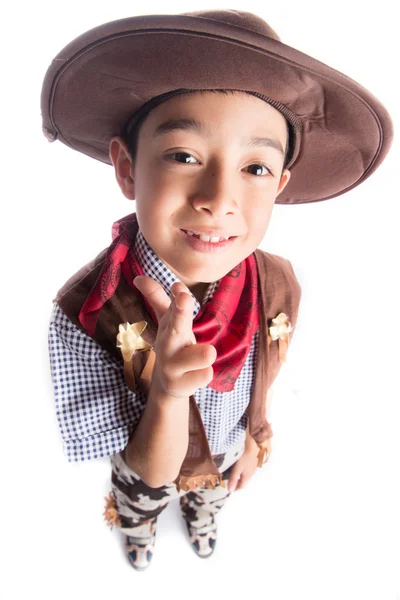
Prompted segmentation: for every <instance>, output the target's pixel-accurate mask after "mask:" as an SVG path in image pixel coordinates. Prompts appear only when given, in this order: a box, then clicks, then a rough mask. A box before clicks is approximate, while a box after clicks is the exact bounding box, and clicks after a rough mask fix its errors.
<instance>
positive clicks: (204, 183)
mask: <svg viewBox="0 0 400 600" xmlns="http://www.w3.org/2000/svg"><path fill="white" fill-rule="evenodd" d="M236 193H237V192H236ZM191 200H192V206H193V208H194V209H195V210H196V211H198V212H204V211H205V212H207V213H209V214H211V215H212V216H214V217H223V216H225V215H229V214H232V215H233V214H235V213H236V212H237V211H238V204H237V201H236V194H235V190H234V177H232V173H230V172H228V169H226V168H223V167H222V166H215V165H214V166H213V167H212V168H209V169H208V170H207V171H206V172H205V173H203V176H202V178H201V180H200V181H198V182H197V186H196V191H195V193H194V194H193V196H192V198H191Z"/></svg>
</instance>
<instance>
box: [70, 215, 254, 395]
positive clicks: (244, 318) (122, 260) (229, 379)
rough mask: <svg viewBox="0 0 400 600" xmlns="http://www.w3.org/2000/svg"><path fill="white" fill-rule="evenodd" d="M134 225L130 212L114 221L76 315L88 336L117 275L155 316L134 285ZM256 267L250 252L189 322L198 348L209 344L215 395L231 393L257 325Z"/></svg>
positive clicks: (137, 270) (138, 272)
mask: <svg viewBox="0 0 400 600" xmlns="http://www.w3.org/2000/svg"><path fill="white" fill-rule="evenodd" d="M137 231H138V223H137V219H136V215H135V213H133V214H131V215H128V216H126V217H124V218H123V219H120V220H119V221H116V222H115V223H114V225H113V228H112V237H113V242H112V244H111V245H110V247H109V248H108V251H107V254H106V259H105V261H104V264H103V268H102V269H101V271H100V273H99V276H98V278H97V280H96V283H95V284H94V286H93V288H92V290H91V291H90V294H89V296H88V297H87V298H86V301H85V303H84V304H83V306H82V308H81V311H80V313H79V321H80V323H81V324H82V327H83V328H84V329H85V331H87V333H88V334H89V335H90V336H93V335H94V332H95V330H96V323H97V319H98V316H99V313H100V309H101V307H102V306H103V304H105V303H106V302H107V300H109V298H111V296H113V295H114V293H115V291H116V289H117V287H118V284H119V280H120V277H121V272H122V275H123V276H124V278H125V280H126V281H127V282H128V284H129V285H130V286H131V288H132V289H133V290H134V292H135V293H136V294H137V295H140V297H141V298H142V299H143V301H144V303H145V305H146V308H147V310H148V311H149V313H150V315H151V317H152V319H153V321H154V323H155V324H157V318H156V315H155V313H154V310H153V308H152V307H151V305H150V304H149V303H148V302H147V300H146V298H144V297H143V296H142V294H140V292H139V290H138V289H137V288H136V287H135V286H134V285H133V280H134V278H135V277H136V276H137V275H144V272H143V269H142V267H141V266H140V264H139V262H138V260H137V258H136V256H135V253H134V246H135V239H136V234H137ZM258 303H259V294H258V276H257V264H256V260H255V258H254V255H253V254H251V255H250V256H249V257H248V258H246V259H245V260H243V261H242V262H241V263H240V264H239V265H237V266H236V267H235V268H234V269H232V271H230V272H229V273H228V274H227V275H225V276H224V277H223V278H222V279H221V281H220V283H219V285H218V288H217V290H216V291H215V293H214V296H213V297H212V299H211V300H210V301H208V302H206V303H205V304H204V305H203V306H202V307H201V309H200V310H199V312H198V314H197V315H196V317H195V319H194V321H193V333H194V335H195V337H196V341H197V343H199V344H212V345H213V346H215V349H216V351H217V359H216V361H215V362H214V364H213V370H214V377H213V380H212V381H211V383H210V384H209V386H210V387H211V388H212V389H213V390H216V391H217V392H230V391H232V390H233V388H234V386H235V382H236V380H237V378H238V377H239V374H240V371H241V370H242V367H243V365H244V363H245V361H246V358H247V355H248V353H249V351H250V346H251V340H252V337H253V335H254V334H255V332H256V331H257V329H258V324H259V313H258V310H259V306H258Z"/></svg>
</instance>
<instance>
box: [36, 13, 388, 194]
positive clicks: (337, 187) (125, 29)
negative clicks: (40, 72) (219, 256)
mask: <svg viewBox="0 0 400 600" xmlns="http://www.w3.org/2000/svg"><path fill="white" fill-rule="evenodd" d="M180 89H182V90H204V89H238V90H243V91H248V92H252V93H253V94H256V95H257V94H259V95H260V97H262V98H264V99H265V98H266V99H267V101H269V102H270V103H271V104H272V105H273V106H276V107H277V108H278V110H281V112H284V109H286V110H287V115H286V116H288V115H289V119H288V120H289V121H290V117H291V120H292V126H294V127H295V129H296V135H295V148H294V151H293V155H292V158H291V161H290V170H291V172H292V177H291V179H290V181H289V183H288V185H287V186H286V188H285V189H284V190H283V192H282V193H281V194H280V195H279V196H278V198H277V199H276V203H277V204H294V203H305V202H317V201H321V200H327V199H329V198H334V197H335V196H339V195H340V194H343V193H344V192H346V191H348V190H350V189H352V188H354V187H355V186H357V185H359V184H360V183H362V182H363V181H364V180H365V179H366V178H367V177H369V176H370V175H371V174H372V173H373V172H374V171H375V169H376V168H377V167H378V166H379V165H380V163H381V162H382V161H383V159H384V158H385V156H386V154H387V152H388V150H389V148H390V144H391V140H392V136H393V132H392V123H391V119H390V116H389V114H388V112H387V111H386V109H385V108H384V107H383V106H382V104H381V103H380V102H379V100H377V99H376V98H375V97H374V96H373V95H372V94H371V93H370V92H369V91H368V90H366V89H365V88H364V87H362V86H361V85H360V84H358V83H357V82H355V81H354V80H352V79H350V78H349V77H347V76H346V75H343V74H342V73H340V72H339V71H336V70H335V69H332V68H330V67H328V66H327V65H325V64H323V63H321V62H319V61H317V60H315V59H314V58H311V57H310V56H308V55H306V54H304V53H302V52H299V51H298V50H296V49H294V48H291V47H290V46H287V45H285V44H283V43H282V42H281V41H280V39H279V37H278V35H277V34H276V33H275V32H274V31H273V30H272V29H271V27H270V26H269V25H268V24H267V23H266V22H265V21H264V20H263V19H261V18H259V17H257V16H255V15H253V14H251V13H248V12H241V11H235V10H216V11H199V12H191V13H183V14H179V15H149V16H138V17H132V18H127V19H120V20H118V21H112V22H109V23H105V24H104V25H100V26H99V27H95V28H94V29H91V30H90V31H87V32H86V33H84V34H83V35H81V36H79V37H78V38H76V39H75V40H73V41H72V42H71V43H70V44H68V45H67V46H66V47H65V48H64V49H63V50H62V51H61V52H60V53H59V54H58V55H57V56H56V57H55V59H54V60H53V61H52V63H51V65H50V67H49V68H48V70H47V73H46V75H45V78H44V82H43V88H42V97H41V108H42V119H43V132H44V134H45V135H46V137H47V139H48V140H49V141H54V140H56V139H59V140H60V141H61V142H63V143H64V144H66V145H67V146H69V147H71V148H73V149H75V150H78V151H79V152H82V153H84V154H87V155H88V156H91V157H93V158H96V159H97V160H100V161H103V162H105V163H108V164H111V161H110V157H109V143H110V140H111V138H112V137H113V136H115V135H121V133H122V132H123V130H124V127H125V126H126V124H127V123H128V122H129V120H130V119H131V117H132V115H134V114H135V113H136V112H137V111H138V110H139V109H141V108H142V107H143V106H144V105H145V104H146V103H147V102H149V101H150V100H151V99H154V98H155V97H158V96H160V95H162V94H166V93H167V92H173V91H174V90H180ZM268 99H269V100H268Z"/></svg>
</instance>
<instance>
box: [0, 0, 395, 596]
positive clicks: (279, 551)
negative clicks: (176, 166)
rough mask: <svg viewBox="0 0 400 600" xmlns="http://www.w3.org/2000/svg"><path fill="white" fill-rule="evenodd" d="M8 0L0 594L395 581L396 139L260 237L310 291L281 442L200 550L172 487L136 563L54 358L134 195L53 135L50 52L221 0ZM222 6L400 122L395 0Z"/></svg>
mask: <svg viewBox="0 0 400 600" xmlns="http://www.w3.org/2000/svg"><path fill="white" fill-rule="evenodd" d="M13 6H14V8H7V12H4V10H5V9H4V8H3V9H2V12H1V14H0V17H1V20H2V39H1V44H2V51H1V61H2V64H1V82H2V83H1V87H2V93H1V102H2V111H1V114H2V120H1V131H2V148H1V151H2V161H1V165H2V169H1V187H2V189H1V210H2V219H1V226H2V235H1V242H2V251H1V256H2V273H3V276H2V290H1V302H2V314H3V320H2V321H3V322H2V353H3V357H2V361H1V364H2V367H3V369H2V393H1V404H2V418H1V436H0V442H1V459H2V493H1V503H2V506H1V514H2V526H1V529H0V539H1V544H2V551H3V558H2V560H1V564H2V572H3V575H2V578H1V580H0V591H1V595H2V597H3V598H6V599H7V600H8V599H13V598H18V599H20V598H25V597H29V598H32V597H33V598H36V597H41V598H50V597H51V598H57V599H60V600H64V599H67V598H68V599H71V598H76V599H78V600H80V599H81V598H82V599H83V598H85V599H86V598H88V597H91V598H96V599H99V600H103V599H107V600H108V599H109V598H118V597H124V598H138V597H144V595H145V594H146V597H150V598H152V597H155V594H157V595H160V594H166V596H167V597H168V598H170V597H177V598H181V597H183V596H185V597H190V598H199V599H200V598H204V597H207V596H212V597H221V596H224V597H226V596H228V597H229V596H231V597H232V596H233V597H235V598H236V597H238V598H242V597H246V595H247V594H248V595H250V594H252V595H253V596H254V597H257V598H268V600H281V599H282V600H292V599H298V598H307V600H321V599H323V600H331V599H332V600H333V599H335V600H336V599H339V598H340V599H341V600H361V599H362V600H369V599H371V600H372V599H373V600H398V599H399V598H400V582H399V578H400V576H399V568H400V561H399V558H400V557H399V541H398V540H399V538H400V526H399V511H398V506H400V497H399V490H398V485H399V454H400V453H399V434H398V427H399V417H400V411H399V399H400V398H399V386H398V372H399V365H398V363H399V351H398V347H399V344H398V335H399V316H398V310H399V300H400V298H399V293H398V287H399V277H398V274H399V268H398V263H399V255H400V253H399V249H400V248H399V242H398V234H399V231H398V229H399V228H398V219H399V201H400V197H399V192H398V164H399V159H400V154H399V149H398V146H397V147H396V145H393V147H392V150H391V152H390V153H389V155H388V157H387V159H386V160H385V162H384V163H383V164H382V165H381V167H380V168H379V169H378V171H376V172H375V174H374V175H373V176H372V177H371V178H370V179H368V180H367V181H366V182H364V183H363V184H362V185H361V186H360V187H358V188H356V189H355V190H353V191H351V192H349V193H347V194H345V195H344V196H340V197H338V198H335V199H333V200H330V201H326V202H319V203H314V204H311V205H309V206H307V205H298V206H279V205H276V207H275V208H274V212H273V216H272V220H271V223H270V226H269V229H268V232H267V235H266V237H265V239H264V241H263V244H262V246H261V247H262V248H263V249H264V250H267V251H270V252H273V253H275V254H279V255H281V256H284V257H287V258H289V259H290V260H291V262H292V264H293V267H294V269H295V272H296V274H297V277H298V279H299V282H300V285H301V287H302V291H303V296H302V305H301V310H300V314H299V322H298V327H297V332H296V334H295V336H294V338H293V344H292V345H291V347H290V349H289V354H288V362H287V363H286V364H285V365H284V366H283V367H282V369H281V372H280V375H279V377H278V380H277V384H276V393H275V398H274V401H273V405H272V418H271V421H272V426H273V429H274V438H273V452H272V455H271V458H270V461H269V463H268V464H267V465H266V466H265V467H264V468H263V469H258V470H257V472H256V474H255V475H254V477H253V479H252V480H251V481H250V483H249V484H248V486H247V487H246V488H245V489H244V490H242V491H238V492H236V493H234V494H233V495H232V497H231V498H230V500H229V501H228V503H227V504H226V506H225V507H224V509H223V510H222V511H221V513H220V515H219V517H218V527H219V537H218V545H217V547H216V550H215V553H214V555H213V556H212V557H211V558H210V559H209V560H200V559H199V558H198V557H197V556H196V555H195V553H194V552H193V551H192V549H191V548H190V546H189V544H188V541H187V539H186V532H185V530H184V528H183V521H182V520H181V517H180V516H179V509H178V505H177V504H174V503H173V504H171V505H170V506H169V507H168V508H167V509H166V511H164V513H162V515H161V516H160V517H159V526H158V534H157V544H156V552H155V556H154V559H153V563H152V565H151V566H150V568H149V569H148V570H147V571H146V572H144V573H138V572H136V571H134V570H133V569H132V568H131V567H130V566H129V564H128V563H127V561H126V560H125V557H124V554H123V549H122V539H121V536H120V535H119V532H118V531H116V530H114V531H112V532H110V530H109V529H108V528H107V527H106V525H105V524H104V522H103V518H102V512H103V509H104V501H103V497H104V496H105V495H106V494H108V492H109V489H110V486H109V477H110V469H109V463H108V459H102V460H97V461H92V462H90V463H84V464H70V463H68V462H67V460H66V458H64V456H63V452H62V447H61V440H60V437H59V434H58V430H57V424H56V417H55V410H54V406H53V398H52V388H51V381H50V373H49V367H48V358H47V326H48V320H49V315H50V311H51V304H52V299H53V298H54V296H55V293H56V292H57V290H58V289H59V287H61V285H62V284H63V283H64V282H65V280H66V279H67V278H68V277H69V276H70V275H72V274H73V273H74V272H75V271H76V270H77V269H78V268H80V267H81V266H82V265H83V264H85V263H86V262H88V261H89V260H90V259H92V258H93V257H94V256H95V255H97V253H98V252H99V251H100V250H102V249H103V248H104V247H105V246H107V245H108V244H109V243H110V235H111V224H112V222H113V221H114V220H116V219H118V218H120V217H122V216H124V215H125V214H128V213H129V212H132V211H133V210H134V205H133V204H132V203H129V202H128V201H127V200H126V199H124V197H123V196H122V195H121V193H120V192H119V190H118V189H117V185H116V183H115V181H114V178H113V174H112V171H111V168H110V167H107V166H105V165H103V164H101V163H99V162H96V161H94V160H91V159H89V158H87V157H85V156H84V155H80V154H78V153H76V152H73V151H72V150H70V149H69V148H67V147H65V146H63V145H62V144H61V143H59V142H57V143H55V144H49V143H48V142H47V141H46V139H45V138H44V137H43V136H42V134H41V118H40V90H41V84H42V80H43V77H44V74H45V71H46V69H47V67H48V65H49V64H50V61H51V60H52V58H53V57H54V56H55V55H56V54H57V53H58V52H59V51H60V50H61V49H62V48H63V47H64V46H65V45H66V44H67V43H68V42H69V41H70V40H72V39H73V38H74V37H76V36H77V35H79V34H81V33H83V32H84V31H86V30H87V29H90V28H92V27H94V26H97V25H99V24H101V23H104V22H106V21H109V20H114V19H117V18H123V17H128V16H134V15H138V14H148V13H150V12H151V13H154V14H157V13H165V12H170V13H179V12H185V11H189V10H198V9H205V8H212V7H213V3H212V2H196V1H194V2H192V3H191V4H188V3H187V2H182V1H178V0H171V1H170V2H169V3H168V9H167V10H166V9H165V7H164V4H163V5H162V4H161V3H160V4H159V5H158V4H157V3H153V4H152V5H151V8H150V7H149V8H147V7H145V6H144V4H137V5H135V3H134V2H132V1H130V2H127V1H118V2H96V3H94V2H93V3H92V2H82V1H81V2H77V1H75V0H69V2H64V3H56V2H52V3H45V2H41V1H40V0H39V1H37V2H32V3H31V2H22V3H21V2H20V3H16V4H15V5H13ZM217 6H218V7H219V8H235V9H238V10H241V9H242V10H243V9H244V10H248V11H251V12H254V13H257V14H259V16H261V17H263V18H265V20H267V21H268V22H269V23H270V24H271V26H272V27H273V28H274V29H275V30H276V31H277V32H278V34H279V35H280V37H281V39H282V41H283V42H285V43H286V44H288V45H292V46H294V47H296V48H298V49H299V50H302V51H303V52H306V53H308V54H310V55H311V56H314V57H315V58H317V59H319V60H321V61H322V62H326V63H328V64H329V65H330V66H332V67H334V68H336V69H338V70H340V71H343V72H344V73H346V74H347V75H349V76H350V77H353V78H354V79H356V80H358V81H359V82H360V83H361V84H362V85H364V86H365V87H367V88H368V89H370V90H371V91H372V93H373V94H375V95H376V96H377V97H378V98H379V99H380V100H381V101H382V103H383V104H384V105H385V106H386V107H387V108H388V110H389V112H390V113H391V114H392V117H393V120H394V121H395V123H396V122H397V123H398V122H399V109H398V105H399V95H398V91H399V90H398V83H397V81H396V80H397V79H398V60H396V55H397V58H398V55H399V45H398V32H397V30H396V19H395V17H394V14H392V12H391V7H392V6H394V3H393V2H392V1H389V0H383V1H381V2H379V3H374V4H373V5H371V6H369V5H368V3H364V2H361V1H360V0H357V1H355V2H350V1H349V0H347V1H344V0H336V1H335V2H334V3H326V2H321V1H320V0H319V1H317V0H315V1H313V0H303V2H297V1H294V0H286V2H282V3H280V2H279V3H278V2H269V3H262V5H261V4H258V3H256V2H254V1H247V2H235V3H234V2H232V3H231V2H227V1H223V0H221V1H220V2H219V3H218V5H217ZM214 7H215V6H214ZM397 20H398V19H397Z"/></svg>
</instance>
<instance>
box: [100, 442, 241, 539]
mask: <svg viewBox="0 0 400 600" xmlns="http://www.w3.org/2000/svg"><path fill="white" fill-rule="evenodd" d="M244 444H245V438H243V439H242V441H240V442H239V443H238V444H236V445H235V446H233V447H232V448H230V449H229V450H228V451H227V452H226V453H225V454H218V455H216V456H215V455H214V456H213V460H214V462H215V464H216V466H217V468H218V470H219V472H220V473H223V477H222V479H223V480H224V481H227V480H228V479H229V475H230V472H231V469H232V467H233V465H234V464H235V462H236V461H237V460H238V459H239V458H240V457H241V456H242V454H243V452H244ZM111 465H112V476H111V481H112V491H113V494H114V497H115V501H116V507H117V511H118V515H119V519H120V522H121V526H120V529H121V531H122V533H124V534H126V535H130V536H134V537H140V538H149V537H150V536H151V533H152V531H153V525H154V523H155V521H156V519H157V517H158V515H159V514H160V513H161V512H162V511H163V510H164V509H165V508H166V507H167V506H168V504H169V502H171V500H174V499H175V498H179V499H180V506H181V511H182V515H183V517H184V518H185V519H186V520H187V521H189V522H190V523H191V525H193V526H194V527H204V526H207V525H210V524H211V521H212V517H213V515H215V514H216V513H217V512H218V511H219V510H220V509H221V508H222V507H223V505H224V504H225V502H226V500H227V498H228V497H229V496H230V493H229V492H228V486H227V484H226V486H227V487H226V488H225V487H223V486H221V485H217V486H216V488H215V489H213V490H210V489H207V488H205V489H202V488H198V489H196V490H195V491H190V492H185V491H183V490H181V491H180V492H178V491H177V489H176V485H175V484H174V483H169V484H167V485H164V486H162V487H159V488H151V487H149V486H148V485H146V484H145V483H144V481H143V480H142V479H141V478H140V477H139V475H138V474H137V473H135V472H134V471H132V469H130V468H129V467H128V465H127V464H126V462H125V461H124V460H123V458H122V457H121V455H120V454H115V455H114V456H111Z"/></svg>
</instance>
